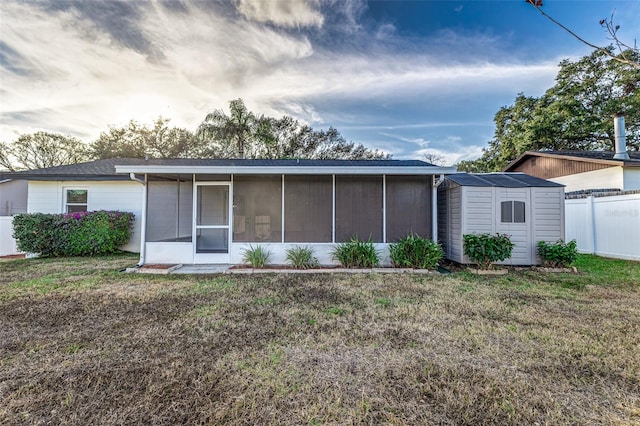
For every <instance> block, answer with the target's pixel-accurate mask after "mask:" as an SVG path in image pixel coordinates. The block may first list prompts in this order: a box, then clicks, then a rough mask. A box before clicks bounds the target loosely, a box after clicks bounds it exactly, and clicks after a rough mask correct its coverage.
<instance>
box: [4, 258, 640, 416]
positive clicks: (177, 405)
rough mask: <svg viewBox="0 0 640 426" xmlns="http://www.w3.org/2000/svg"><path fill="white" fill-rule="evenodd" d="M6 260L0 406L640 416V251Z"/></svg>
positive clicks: (91, 410)
mask: <svg viewBox="0 0 640 426" xmlns="http://www.w3.org/2000/svg"><path fill="white" fill-rule="evenodd" d="M136 261H137V258H136V257H134V256H114V257H105V258H86V259H82V258H67V259H19V260H6V261H3V262H1V263H0V424H38V423H53V424H59V423H67V424H122V423H127V424H131V423H133V424H137V423H144V424H197V423H209V424H221V423H225V424H295V425H299V424H325V423H329V424H336V423H340V424H344V423H347V424H352V423H365V424H370V423H373V424H378V423H385V424H434V423H438V424H440V423H443V424H469V425H471V424H473V425H477V424H487V423H501V424H535V423H538V424H634V423H637V422H640V353H639V351H638V347H640V265H639V264H638V263H637V262H636V263H634V262H625V261H618V260H607V259H601V258H596V257H593V256H580V257H579V259H578V264H577V268H578V270H579V271H580V273H578V274H574V273H572V274H548V273H543V272H536V271H531V270H525V269H515V270H512V271H510V273H509V274H508V275H506V276H498V277H482V276H475V275H472V274H470V273H467V272H460V273H454V274H450V275H437V274H429V275H417V274H411V273H407V274H376V273H373V274H307V275H290V274H286V275H285V274H267V275H259V276H252V275H239V276H236V275H233V276H229V275H168V276H158V275H144V274H124V273H120V272H117V271H119V270H122V269H124V268H125V267H127V266H131V265H133V264H134V263H135V262H136Z"/></svg>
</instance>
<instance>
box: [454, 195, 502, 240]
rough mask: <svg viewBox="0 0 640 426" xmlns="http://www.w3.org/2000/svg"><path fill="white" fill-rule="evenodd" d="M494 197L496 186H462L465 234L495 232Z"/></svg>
mask: <svg viewBox="0 0 640 426" xmlns="http://www.w3.org/2000/svg"><path fill="white" fill-rule="evenodd" d="M494 197H495V193H494V188H490V187H476V186H467V187H463V188H462V200H463V205H464V213H463V214H464V218H463V224H464V225H463V232H462V233H463V234H473V233H476V234H484V233H489V234H492V233H493V232H495V228H494V220H493V218H494V207H493V204H494Z"/></svg>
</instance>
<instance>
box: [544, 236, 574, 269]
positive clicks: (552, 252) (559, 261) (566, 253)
mask: <svg viewBox="0 0 640 426" xmlns="http://www.w3.org/2000/svg"><path fill="white" fill-rule="evenodd" d="M538 255H539V256H540V259H542V264H543V265H544V266H547V267H551V268H567V267H569V266H571V265H572V264H573V263H574V262H575V261H576V259H577V258H578V245H577V243H576V240H571V241H569V242H568V243H565V242H564V241H563V240H558V241H556V242H555V244H549V243H547V242H545V241H538Z"/></svg>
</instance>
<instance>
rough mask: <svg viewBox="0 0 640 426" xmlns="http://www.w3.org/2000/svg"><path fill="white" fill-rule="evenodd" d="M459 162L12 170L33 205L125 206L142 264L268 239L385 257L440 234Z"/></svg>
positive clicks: (107, 164)
mask: <svg viewBox="0 0 640 426" xmlns="http://www.w3.org/2000/svg"><path fill="white" fill-rule="evenodd" d="M454 172H455V169H454V168H452V167H438V166H434V165H432V164H429V163H426V162H423V161H415V160H408V161H402V160H249V159H242V160H217V159H149V160H143V159H109V160H98V161H93V162H88V163H82V164H75V165H67V166H58V167H51V168H47V169H39V170H32V171H24V172H15V173H2V174H0V179H2V178H13V179H24V180H27V181H28V182H29V195H28V203H27V211H28V212H43V213H61V212H70V211H79V210H102V209H104V210H123V211H130V212H133V213H134V214H135V215H136V221H135V228H134V233H133V237H132V239H131V241H130V243H129V244H128V245H127V246H125V247H123V249H125V250H129V251H134V252H140V262H141V263H188V264H208V263H210V264H213V263H223V264H228V263H241V262H242V257H243V250H244V249H246V248H248V247H250V246H255V245H256V244H260V245H264V246H265V247H266V248H268V249H269V250H270V251H271V252H272V255H273V256H272V261H273V262H274V263H284V261H285V256H286V249H287V248H289V247H292V246H296V245H305V246H312V247H313V248H314V250H315V253H316V256H317V257H318V259H319V261H320V263H325V264H330V263H334V260H333V259H331V251H332V249H333V247H334V245H335V244H336V243H340V242H344V241H348V240H349V239H350V238H352V237H354V236H358V237H359V238H361V239H365V240H366V239H371V241H373V242H374V243H375V244H376V246H377V247H378V249H379V250H381V252H382V254H383V262H385V263H387V262H388V259H386V255H387V248H388V244H389V243H391V242H393V241H396V240H397V239H399V238H401V237H403V236H405V235H406V234H407V233H410V232H411V233H417V234H419V235H422V236H425V237H428V238H432V237H433V236H436V235H437V211H436V203H435V199H436V187H437V185H438V182H440V181H441V179H442V176H443V175H444V174H448V173H454Z"/></svg>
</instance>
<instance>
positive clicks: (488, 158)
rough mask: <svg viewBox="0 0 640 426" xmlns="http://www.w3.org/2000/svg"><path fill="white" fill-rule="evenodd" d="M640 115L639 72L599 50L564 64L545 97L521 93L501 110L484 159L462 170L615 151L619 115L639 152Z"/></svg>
mask: <svg viewBox="0 0 640 426" xmlns="http://www.w3.org/2000/svg"><path fill="white" fill-rule="evenodd" d="M607 49H608V50H610V51H611V50H612V49H613V47H609V48H607ZM629 55H630V57H634V58H637V57H638V56H639V55H638V54H635V53H633V52H630V53H629ZM638 111H640V70H638V69H636V68H635V67H634V66H632V65H629V64H626V63H623V62H619V61H612V60H610V59H609V56H608V55H607V54H606V53H603V52H602V51H600V50H596V51H594V52H593V53H591V54H590V55H588V56H585V57H583V58H581V59H579V60H577V61H575V62H573V61H570V60H564V61H562V62H561V63H560V71H559V72H558V75H557V77H556V84H555V85H554V86H553V87H551V88H550V89H548V90H547V91H546V93H545V94H544V95H543V96H541V97H540V98H534V97H526V96H524V95H523V94H518V96H517V97H516V100H515V102H514V103H513V105H510V106H505V107H502V108H500V110H499V111H498V112H497V113H496V115H495V117H494V122H495V123H496V130H495V133H494V137H493V139H492V140H491V141H490V142H489V146H488V147H487V148H485V149H484V150H483V154H482V157H481V158H480V159H479V160H476V161H466V162H463V163H460V164H459V165H458V168H459V169H460V170H466V171H499V170H502V169H504V167H506V166H507V165H508V164H509V163H510V162H511V161H513V160H514V159H515V158H517V157H518V156H519V155H520V154H522V153H523V152H524V151H527V150H613V149H614V145H615V135H614V130H613V115H614V114H617V113H623V114H625V121H626V130H627V146H628V148H629V149H632V150H640V114H638Z"/></svg>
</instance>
